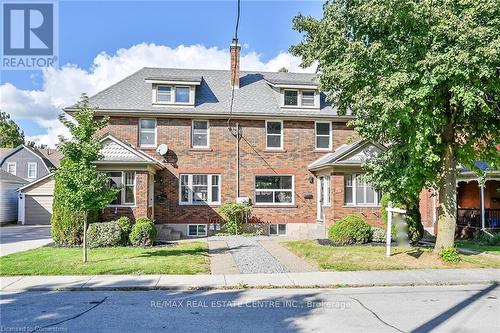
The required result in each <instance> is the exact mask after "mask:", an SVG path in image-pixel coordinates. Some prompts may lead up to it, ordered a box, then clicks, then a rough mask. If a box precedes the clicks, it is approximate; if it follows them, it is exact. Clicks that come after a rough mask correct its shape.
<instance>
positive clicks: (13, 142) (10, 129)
mask: <svg viewBox="0 0 500 333" xmlns="http://www.w3.org/2000/svg"><path fill="white" fill-rule="evenodd" d="M23 143H24V132H23V131H22V130H21V129H20V128H19V126H18V125H17V124H16V123H15V122H14V120H12V119H10V115H9V114H8V113H6V112H1V111H0V148H14V147H17V146H19V145H22V144H23Z"/></svg>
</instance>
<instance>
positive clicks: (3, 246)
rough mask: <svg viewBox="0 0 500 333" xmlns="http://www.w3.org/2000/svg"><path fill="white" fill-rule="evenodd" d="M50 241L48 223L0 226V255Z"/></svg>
mask: <svg viewBox="0 0 500 333" xmlns="http://www.w3.org/2000/svg"><path fill="white" fill-rule="evenodd" d="M50 243H52V238H51V236H50V225H17V226H7V227H0V256H5V255H8V254H11V253H16V252H21V251H26V250H30V249H36V248H37V247H41V246H44V245H47V244H50Z"/></svg>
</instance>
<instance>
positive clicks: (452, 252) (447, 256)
mask: <svg viewBox="0 0 500 333" xmlns="http://www.w3.org/2000/svg"><path fill="white" fill-rule="evenodd" d="M439 257H440V258H441V260H442V261H445V262H459V261H460V260H461V259H460V255H459V254H458V252H457V249H455V248H454V247H452V246H451V247H446V248H444V249H441V250H440V251H439Z"/></svg>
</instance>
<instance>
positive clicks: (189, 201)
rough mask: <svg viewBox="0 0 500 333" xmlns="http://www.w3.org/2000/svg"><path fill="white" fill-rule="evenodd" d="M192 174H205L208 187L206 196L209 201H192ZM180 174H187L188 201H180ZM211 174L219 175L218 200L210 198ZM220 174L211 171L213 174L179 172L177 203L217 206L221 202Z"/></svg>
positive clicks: (182, 204)
mask: <svg viewBox="0 0 500 333" xmlns="http://www.w3.org/2000/svg"><path fill="white" fill-rule="evenodd" d="M193 175H203V176H207V187H208V198H209V199H210V201H207V202H194V201H193V193H194V192H193ZM182 176H188V185H187V187H188V191H189V192H188V201H187V202H184V201H181V198H182V185H181V178H182ZM212 176H218V177H219V185H218V189H219V193H218V194H219V195H218V198H219V200H218V201H211V200H212ZM221 189H222V175H221V174H217V173H213V174H207V173H181V174H179V205H181V206H203V205H209V206H218V205H220V204H221V192H222V190H221Z"/></svg>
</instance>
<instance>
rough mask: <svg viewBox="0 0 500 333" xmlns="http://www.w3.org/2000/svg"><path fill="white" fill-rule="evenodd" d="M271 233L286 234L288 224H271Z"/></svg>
mask: <svg viewBox="0 0 500 333" xmlns="http://www.w3.org/2000/svg"><path fill="white" fill-rule="evenodd" d="M269 235H286V224H284V223H278V224H274V223H271V224H269Z"/></svg>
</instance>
